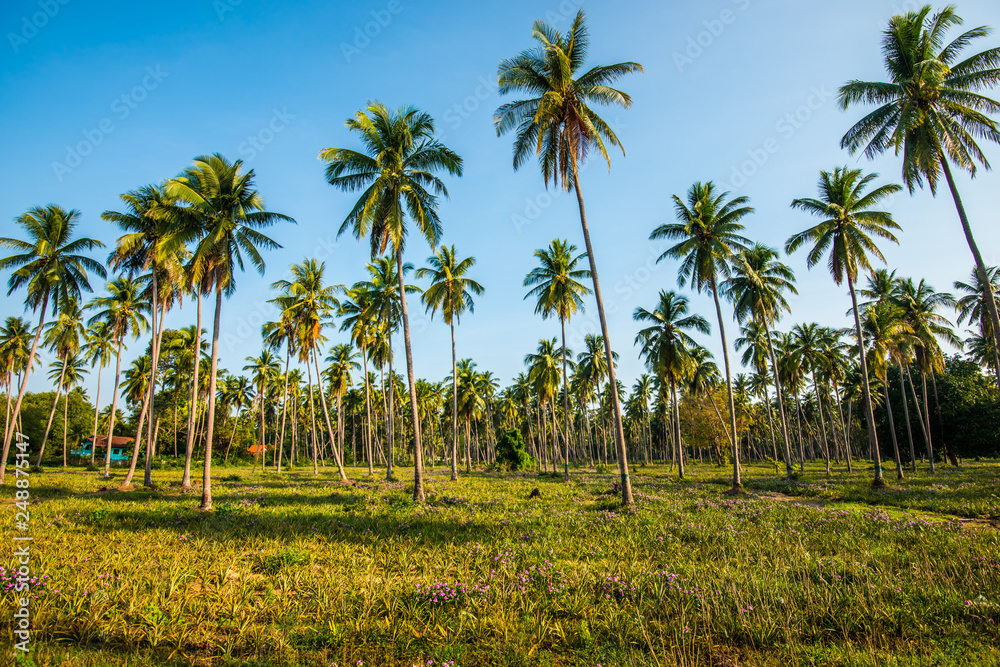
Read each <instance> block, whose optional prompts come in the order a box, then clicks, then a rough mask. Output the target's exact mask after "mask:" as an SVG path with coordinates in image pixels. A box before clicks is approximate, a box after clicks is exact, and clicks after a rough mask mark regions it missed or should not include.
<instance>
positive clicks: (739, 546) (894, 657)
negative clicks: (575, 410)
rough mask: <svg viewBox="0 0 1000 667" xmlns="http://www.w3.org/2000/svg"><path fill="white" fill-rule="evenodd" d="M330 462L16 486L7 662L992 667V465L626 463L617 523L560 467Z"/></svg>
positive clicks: (995, 515)
mask: <svg viewBox="0 0 1000 667" xmlns="http://www.w3.org/2000/svg"><path fill="white" fill-rule="evenodd" d="M407 472H408V471H406V470H401V471H400V473H401V474H406V473H407ZM348 474H349V476H350V477H351V478H352V480H355V482H356V486H348V485H343V484H340V483H338V482H336V480H335V473H334V472H332V471H331V470H330V469H327V471H326V472H324V473H323V474H321V475H320V476H319V477H313V475H312V474H311V470H310V471H306V470H301V469H300V470H299V471H296V472H292V473H283V474H282V476H281V477H277V476H275V475H274V474H253V475H252V474H250V473H249V471H248V470H247V469H235V468H229V469H225V468H223V469H219V470H218V481H217V482H216V485H215V488H214V495H215V505H216V509H215V511H213V512H211V513H200V512H198V511H197V509H196V508H197V504H198V499H199V495H198V493H197V489H196V490H195V492H188V493H184V492H182V491H181V490H180V489H179V488H177V486H176V483H177V482H178V481H179V479H180V471H175V470H158V471H155V474H154V481H155V482H156V483H157V485H158V486H159V488H158V489H157V490H144V489H141V488H136V489H134V490H130V491H119V490H117V489H115V487H114V486H111V487H110V488H108V486H109V484H108V482H105V481H103V480H101V479H100V478H99V474H98V473H93V472H83V471H74V472H69V473H63V472H61V471H59V470H57V469H53V470H49V471H46V472H45V473H42V474H38V473H36V474H33V475H32V476H31V493H32V495H33V497H34V498H35V499H36V500H37V502H36V503H35V504H33V505H32V506H31V518H30V521H31V532H32V536H33V537H34V545H33V556H32V568H33V573H34V575H35V576H37V577H39V579H40V580H41V583H39V584H38V585H37V586H36V587H35V588H34V591H33V595H34V597H33V598H32V603H31V613H32V643H33V650H32V653H31V654H30V660H29V661H25V664H32V662H33V663H34V664H37V665H79V666H84V665H87V666H94V667H98V666H100V667H103V666H105V665H129V666H142V665H150V666H152V665H188V664H195V665H220V666H221V665H247V666H250V665H317V666H321V667H330V666H331V665H337V667H347V666H354V667H356V666H357V665H363V666H365V667H375V666H379V665H420V666H421V667H427V666H429V665H434V666H440V665H450V666H454V667H469V666H473V665H553V666H556V665H585V666H588V667H595V666H597V665H601V666H604V667H607V666H610V665H657V666H667V665H692V666H693V665H705V666H713V667H724V666H728V667H735V666H737V665H773V666H782V667H790V666H793V665H873V666H874V665H878V666H880V667H882V666H885V665H928V666H930V665H969V666H980V665H1000V627H998V624H1000V530H997V528H996V525H994V524H991V520H992V521H1000V485H998V478H1000V462H998V461H988V462H981V463H970V464H968V465H966V466H964V467H963V468H961V469H959V470H955V469H951V468H946V467H943V466H942V467H941V468H940V469H939V473H938V474H937V475H936V476H934V477H932V476H930V475H929V473H928V472H927V471H926V470H921V471H920V472H918V473H916V474H915V475H912V476H911V478H909V479H907V480H906V481H904V482H892V484H891V486H890V488H889V489H887V490H885V491H879V492H873V491H871V490H870V489H869V488H868V476H869V474H870V470H869V469H868V468H866V469H864V470H856V471H855V473H853V474H852V475H850V476H848V475H847V474H846V473H842V472H840V471H838V472H837V473H836V474H835V475H834V476H833V477H831V478H827V477H825V475H824V474H823V472H822V470H821V469H819V468H816V469H807V471H806V473H805V474H803V475H802V476H801V478H800V479H799V480H798V481H796V482H793V483H788V482H779V481H776V477H775V474H774V471H773V469H765V468H757V467H753V466H748V467H747V468H746V469H745V482H746V484H747V488H748V490H749V492H750V494H749V495H748V496H746V497H740V498H731V497H728V496H725V495H723V492H724V491H725V490H726V489H727V486H726V484H725V481H726V476H725V471H723V470H722V469H718V468H714V467H710V466H707V465H704V466H699V465H692V466H691V469H690V470H689V475H688V479H686V480H684V481H679V480H678V479H677V477H676V474H674V473H671V472H670V471H669V470H668V469H667V468H665V467H646V468H643V467H636V468H635V469H634V470H633V475H632V477H633V483H634V486H635V496H636V501H637V502H636V507H635V508H634V510H631V511H623V510H621V509H620V508H619V507H618V505H617V504H616V499H615V497H614V496H612V495H610V489H611V483H612V480H613V478H614V475H612V474H598V473H596V472H594V471H587V470H583V469H580V470H577V471H573V473H572V474H573V480H572V481H571V482H570V483H568V484H566V483H562V482H561V481H559V480H558V479H551V478H547V477H545V478H540V477H538V476H536V475H533V474H532V475H499V474H488V473H476V474H473V475H472V476H470V477H465V478H463V479H462V480H461V481H459V482H458V483H451V482H448V481H447V478H446V477H445V476H444V474H445V473H444V472H443V471H441V469H440V468H439V469H438V470H437V471H436V472H432V473H431V474H430V477H429V480H428V484H427V491H428V502H427V503H426V504H425V505H415V504H413V503H412V501H410V500H409V491H408V490H407V483H406V482H405V481H399V482H386V481H384V480H382V479H381V478H374V479H369V478H367V475H366V471H362V470H354V469H350V470H348ZM118 476H119V478H120V476H121V475H120V473H119V475H118ZM890 481H891V480H890ZM112 484H113V482H112ZM535 487H538V488H539V489H540V491H541V498H538V499H529V498H528V495H529V493H530V492H531V490H532V489H533V488H535ZM4 495H5V496H7V499H6V502H5V504H4V505H3V507H4V510H5V511H8V512H10V514H11V516H10V517H9V518H8V519H4V521H5V524H4V525H13V514H14V512H15V511H16V510H15V508H14V505H13V500H12V496H13V489H12V488H11V487H10V486H7V487H5V488H4ZM965 519H974V520H972V521H964V520H965ZM11 551H12V549H8V550H7V552H6V553H5V554H4V556H2V557H0V565H4V566H5V567H6V568H7V569H6V570H4V571H3V572H2V573H0V576H2V577H3V578H4V579H5V581H4V582H3V584H2V585H0V590H3V593H0V607H2V608H4V609H8V610H9V609H11V608H12V606H13V604H14V594H13V593H12V592H11V591H10V590H9V588H8V585H9V584H10V583H11V577H12V574H11V568H12V566H13V565H14V563H13V561H12V557H11V556H10V555H9V554H10V553H11ZM10 620H11V619H10V614H9V613H5V615H4V618H3V619H0V623H3V626H4V631H3V634H2V639H0V643H5V644H9V643H10V642H11V641H12V639H11V637H12V634H11V632H12V629H11V628H12V626H11V622H10ZM0 652H2V653H3V654H4V655H5V656H6V655H9V653H8V649H7V648H2V647H0Z"/></svg>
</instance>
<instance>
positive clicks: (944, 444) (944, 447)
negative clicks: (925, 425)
mask: <svg viewBox="0 0 1000 667" xmlns="http://www.w3.org/2000/svg"><path fill="white" fill-rule="evenodd" d="M931 384H932V386H933V387H934V411H935V412H937V418H938V442H940V443H941V452H942V453H943V454H944V456H945V458H946V459H948V462H949V463H951V464H952V465H953V466H954V467H956V468H958V467H959V465H958V458H956V457H955V454H954V452H952V451H951V450H950V449H948V443H947V442H945V440H944V417H943V416H942V415H941V401H940V400H939V399H938V389H937V373H935V372H934V371H933V370H931Z"/></svg>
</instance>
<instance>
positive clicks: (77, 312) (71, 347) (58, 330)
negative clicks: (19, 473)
mask: <svg viewBox="0 0 1000 667" xmlns="http://www.w3.org/2000/svg"><path fill="white" fill-rule="evenodd" d="M83 336H84V325H83V311H82V310H81V309H80V305H79V303H78V302H77V300H76V299H75V298H70V299H69V301H68V302H67V303H66V304H65V305H63V307H62V308H61V309H60V312H59V314H58V315H57V316H56V319H55V320H53V321H52V322H50V323H49V325H48V328H47V331H46V332H45V334H44V336H43V338H44V341H45V344H46V345H47V346H48V347H49V348H50V349H51V350H52V351H53V352H55V353H56V358H57V359H59V360H61V361H62V363H61V367H62V369H63V371H62V373H60V374H59V375H58V377H56V378H53V379H54V380H55V385H56V395H55V398H53V400H52V411H51V412H50V413H49V422H48V424H47V425H46V427H45V435H44V436H42V444H41V447H39V448H38V461H37V463H36V464H35V465H38V466H41V465H42V455H43V454H44V453H45V444H46V442H47V441H48V439H49V430H50V429H51V428H52V420H53V418H54V417H55V414H56V405H57V404H58V403H59V394H60V392H61V391H62V389H63V387H64V386H65V385H64V383H63V380H64V379H65V377H64V374H65V371H66V369H67V368H68V366H69V360H70V359H71V358H73V357H75V356H76V354H77V352H79V351H80V340H81V338H83ZM67 400H68V399H67Z"/></svg>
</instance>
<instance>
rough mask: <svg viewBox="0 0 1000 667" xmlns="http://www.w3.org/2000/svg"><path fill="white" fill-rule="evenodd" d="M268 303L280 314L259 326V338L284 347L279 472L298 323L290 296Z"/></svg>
mask: <svg viewBox="0 0 1000 667" xmlns="http://www.w3.org/2000/svg"><path fill="white" fill-rule="evenodd" d="M268 303H275V304H277V305H278V307H279V308H280V315H279V317H278V320H277V321H275V322H265V323H264V325H263V326H262V327H261V338H262V339H263V342H264V346H265V347H266V348H267V349H268V350H271V351H276V350H279V349H281V348H282V347H284V348H285V370H284V372H283V373H282V375H281V378H282V389H281V427H280V431H279V434H278V446H277V447H275V452H274V467H275V470H276V471H277V472H279V473H280V472H281V458H282V451H283V450H284V446H285V422H286V418H287V416H288V380H289V377H288V365H289V362H290V361H291V357H292V351H293V350H294V348H295V344H296V342H297V338H296V329H297V326H298V323H297V321H296V317H295V313H294V311H293V310H292V309H291V306H292V305H293V301H292V298H291V297H290V296H288V295H282V296H279V297H276V298H274V299H269V300H268ZM237 410H238V408H237ZM226 453H227V454H228V453H229V448H228V447H227V448H226Z"/></svg>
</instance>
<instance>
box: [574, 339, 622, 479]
mask: <svg viewBox="0 0 1000 667" xmlns="http://www.w3.org/2000/svg"><path fill="white" fill-rule="evenodd" d="M583 347H584V350H583V352H581V353H580V354H579V355H577V358H576V363H577V367H578V368H580V369H581V373H582V379H583V381H584V384H585V386H586V387H588V388H589V391H590V392H591V393H592V395H593V393H596V395H597V402H598V405H603V403H604V393H603V389H602V387H603V386H604V380H605V378H606V377H608V358H607V356H606V355H605V349H604V338H603V337H602V336H600V335H599V334H586V335H584V337H583ZM611 357H612V360H613V362H614V363H615V364H617V363H618V353H617V352H612V354H611ZM602 424H603V420H602ZM601 429H602V437H601V441H602V443H603V445H604V447H603V449H604V452H603V453H604V464H605V465H607V463H608V446H607V438H606V437H605V436H604V435H603V433H604V428H603V426H602V427H601Z"/></svg>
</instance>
